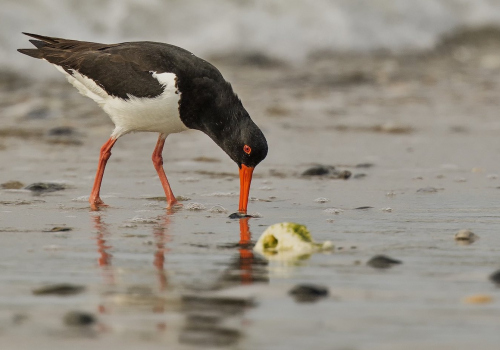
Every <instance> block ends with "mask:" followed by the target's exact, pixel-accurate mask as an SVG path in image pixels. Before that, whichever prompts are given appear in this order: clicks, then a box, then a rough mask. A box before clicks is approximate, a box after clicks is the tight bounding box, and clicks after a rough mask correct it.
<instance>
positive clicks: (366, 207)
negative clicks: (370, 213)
mask: <svg viewBox="0 0 500 350" xmlns="http://www.w3.org/2000/svg"><path fill="white" fill-rule="evenodd" d="M354 209H355V210H366V209H373V207H369V206H365V207H357V208H354Z"/></svg>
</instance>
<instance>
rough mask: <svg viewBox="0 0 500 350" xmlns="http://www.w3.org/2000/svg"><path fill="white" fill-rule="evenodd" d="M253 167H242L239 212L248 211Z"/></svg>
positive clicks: (244, 212)
mask: <svg viewBox="0 0 500 350" xmlns="http://www.w3.org/2000/svg"><path fill="white" fill-rule="evenodd" d="M253 169H254V168H251V167H247V166H246V165H243V164H242V165H241V168H240V208H239V212H240V213H242V214H246V213H247V205H248V195H249V193H250V183H251V182H252V173H253Z"/></svg>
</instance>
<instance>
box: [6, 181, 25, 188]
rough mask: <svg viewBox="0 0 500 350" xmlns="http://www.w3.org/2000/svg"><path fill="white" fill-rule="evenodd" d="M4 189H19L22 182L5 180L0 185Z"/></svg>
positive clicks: (22, 185) (21, 186)
mask: <svg viewBox="0 0 500 350" xmlns="http://www.w3.org/2000/svg"><path fill="white" fill-rule="evenodd" d="M0 186H1V187H2V188H3V189H4V190H19V189H21V188H23V187H24V184H23V183H22V182H19V181H7V182H4V183H3V184H1V185H0Z"/></svg>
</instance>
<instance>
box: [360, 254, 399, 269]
mask: <svg viewBox="0 0 500 350" xmlns="http://www.w3.org/2000/svg"><path fill="white" fill-rule="evenodd" d="M366 264H367V265H368V266H371V267H374V268H376V269H387V268H389V267H392V265H398V264H402V262H401V261H400V260H396V259H393V258H390V257H388V256H385V255H375V256H374V257H373V258H371V259H370V260H368V262H367V263H366Z"/></svg>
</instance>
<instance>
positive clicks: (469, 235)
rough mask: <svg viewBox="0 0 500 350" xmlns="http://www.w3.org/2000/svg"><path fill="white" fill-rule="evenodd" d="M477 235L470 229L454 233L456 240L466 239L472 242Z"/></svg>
mask: <svg viewBox="0 0 500 350" xmlns="http://www.w3.org/2000/svg"><path fill="white" fill-rule="evenodd" d="M478 238H479V237H478V236H477V235H476V234H474V232H472V231H471V230H460V231H458V232H457V233H456V234H455V240H456V241H468V242H473V241H475V240H476V239H478Z"/></svg>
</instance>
